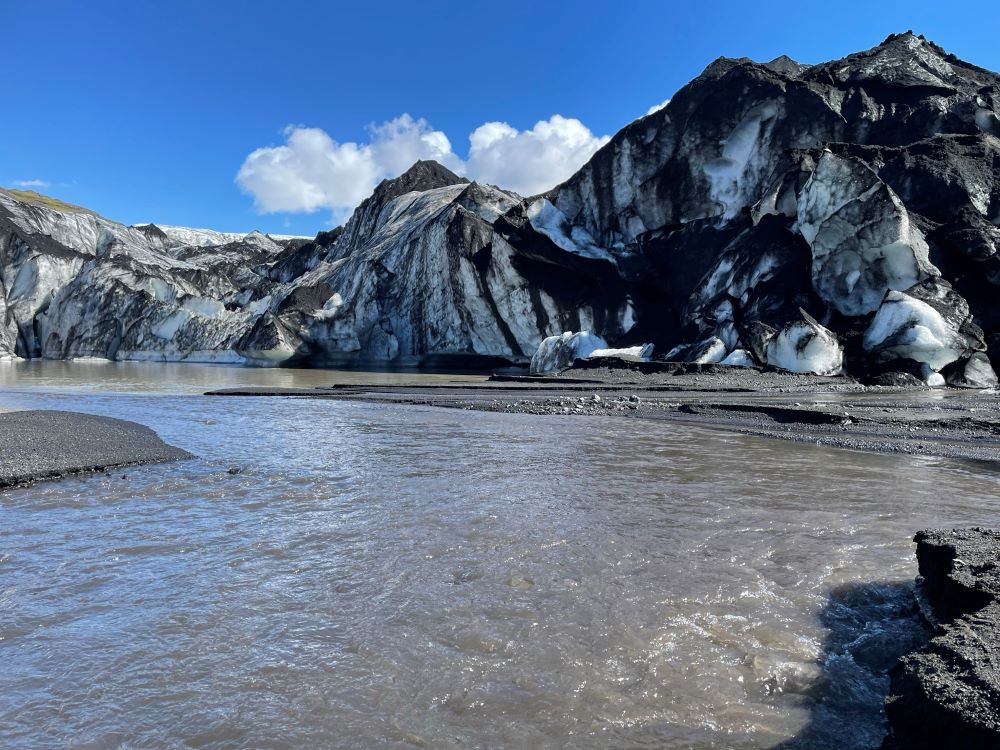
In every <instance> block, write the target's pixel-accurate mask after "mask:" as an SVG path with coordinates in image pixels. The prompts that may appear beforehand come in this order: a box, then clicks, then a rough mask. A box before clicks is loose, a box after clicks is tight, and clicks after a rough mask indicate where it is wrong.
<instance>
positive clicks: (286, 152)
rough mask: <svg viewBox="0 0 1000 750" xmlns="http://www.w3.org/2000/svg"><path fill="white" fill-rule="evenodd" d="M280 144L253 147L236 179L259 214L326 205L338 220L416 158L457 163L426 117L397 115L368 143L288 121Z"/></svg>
mask: <svg viewBox="0 0 1000 750" xmlns="http://www.w3.org/2000/svg"><path fill="white" fill-rule="evenodd" d="M284 135H285V143H284V145H281V146H268V147H265V148H258V149H257V150H255V151H253V152H252V153H251V154H250V155H249V156H247V158H246V159H245V160H244V161H243V165H242V166H241V167H240V171H239V172H238V173H237V175H236V183H237V185H239V186H240V189H242V190H243V192H245V193H248V194H250V195H252V196H253V199H254V206H255V207H256V208H257V210H258V211H260V212H261V213H276V212H289V213H298V212H311V211H316V210H318V209H321V208H325V209H330V210H331V211H333V213H334V217H335V218H337V219H339V218H343V216H344V214H345V213H349V212H350V210H351V209H353V208H354V207H355V206H357V205H358V204H359V203H360V202H361V201H362V200H363V199H364V198H366V197H367V196H368V195H369V194H370V193H371V191H372V190H373V189H374V187H375V185H376V184H378V181H379V180H381V179H383V178H384V177H387V176H390V175H393V174H399V173H400V172H403V171H405V170H406V168H407V167H409V166H410V165H411V164H413V162H415V161H417V160H418V159H437V160H438V161H441V162H442V163H445V164H448V163H450V164H453V165H457V164H458V159H457V158H456V157H455V156H454V154H452V152H451V143H450V142H449V141H448V138H447V136H445V134H444V133H442V132H441V131H437V130H433V129H431V127H430V126H429V125H428V124H427V121H426V120H423V119H420V120H415V119H413V118H412V117H410V116H409V115H402V116H401V117H397V118H396V119H395V120H390V121H388V122H385V123H382V124H381V125H378V126H372V127H370V128H369V137H370V140H369V142H368V143H364V144H358V143H353V142H348V143H338V142H337V141H335V140H333V139H332V138H331V137H330V136H329V135H327V133H326V132H325V131H323V130H321V129H319V128H307V127H302V126H292V125H289V126H288V127H287V128H285V131H284Z"/></svg>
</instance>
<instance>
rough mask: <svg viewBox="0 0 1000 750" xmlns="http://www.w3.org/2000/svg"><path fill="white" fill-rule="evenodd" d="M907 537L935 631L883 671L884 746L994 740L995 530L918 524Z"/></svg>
mask: <svg viewBox="0 0 1000 750" xmlns="http://www.w3.org/2000/svg"><path fill="white" fill-rule="evenodd" d="M914 541H915V542H916V543H917V561H918V563H919V568H920V575H921V577H922V579H923V580H922V583H921V586H920V588H921V589H922V598H923V599H924V600H925V601H926V603H927V604H928V605H929V608H930V612H929V613H928V614H929V615H930V617H931V619H932V621H933V623H934V624H935V625H936V627H937V635H935V637H934V638H932V639H931V641H930V643H928V644H927V645H926V646H925V647H924V648H922V649H920V650H919V651H915V652H912V653H910V654H907V655H905V656H903V657H902V658H901V659H900V660H899V663H898V664H897V665H896V666H895V667H894V668H893V669H892V671H891V679H892V687H891V690H890V695H889V697H888V698H887V699H886V714H887V716H888V718H889V722H890V725H891V735H890V738H889V739H888V740H887V741H886V743H885V745H884V747H885V748H886V749H887V750H893V749H895V750H920V749H922V748H928V749H930V748H935V749H937V748H942V747H956V748H958V747H961V748H969V749H970V750H976V749H979V748H982V749H983V750H987V748H995V747H1000V601H998V598H997V597H998V595H1000V533H998V532H996V531H991V530H988V529H978V528H973V529H955V530H953V531H921V532H919V533H917V535H916V536H915V537H914Z"/></svg>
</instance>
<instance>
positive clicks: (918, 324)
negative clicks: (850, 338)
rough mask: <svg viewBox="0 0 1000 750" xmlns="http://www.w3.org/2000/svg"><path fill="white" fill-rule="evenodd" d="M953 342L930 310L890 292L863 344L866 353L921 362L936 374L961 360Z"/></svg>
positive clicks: (941, 320)
mask: <svg viewBox="0 0 1000 750" xmlns="http://www.w3.org/2000/svg"><path fill="white" fill-rule="evenodd" d="M954 340H955V334H954V332H953V331H952V330H951V328H950V327H949V326H948V323H947V322H946V321H945V319H944V318H943V317H941V314H940V313H939V312H938V311H937V310H935V309H934V308H933V307H931V306H930V305H928V304H927V303H926V302H923V301H921V300H918V299H916V298H914V297H911V296H909V295H908V294H904V293H902V292H889V293H888V294H887V295H886V297H885V302H883V303H882V306H881V307H879V309H878V312H877V313H876V314H875V318H874V319H873V320H872V322H871V325H869V326H868V330H866V331H865V335H864V338H863V339H862V344H863V346H864V348H865V349H866V350H867V351H872V350H874V349H879V350H880V352H881V353H883V354H887V355H891V356H892V357H894V358H905V359H912V360H914V361H916V362H923V363H924V364H926V365H927V366H928V367H929V368H930V369H931V370H935V371H936V370H940V369H941V368H942V367H944V366H945V365H948V364H951V363H952V362H954V361H955V360H956V359H958V358H959V357H960V356H961V354H962V352H961V351H960V349H959V348H957V346H955V345H954V344H953V342H954Z"/></svg>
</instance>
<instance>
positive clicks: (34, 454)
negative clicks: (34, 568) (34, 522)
mask: <svg viewBox="0 0 1000 750" xmlns="http://www.w3.org/2000/svg"><path fill="white" fill-rule="evenodd" d="M188 458H193V456H192V455H191V454H190V453H188V452H187V451H185V450H182V449H180V448H176V447H174V446H172V445H169V444H167V443H165V442H163V441H162V440H161V439H160V437H159V436H158V435H157V434H156V433H155V432H154V431H153V430H152V429H150V428H149V427H146V426H145V425H141V424H137V423H136V422H128V421H125V420H122V419H114V418H112V417H102V416H98V415H95V414H84V413H81V412H71V411H48V410H29V411H9V412H3V413H0V490H6V489H12V488H16V487H23V486H26V485H31V484H34V483H35V482H39V481H43V480H52V479H61V478H64V477H68V476H75V475H80V474H90V473H95V472H101V471H107V470H109V469H119V468H124V467H127V466H139V465H142V464H153V463H166V462H169V461H179V460H183V459H188Z"/></svg>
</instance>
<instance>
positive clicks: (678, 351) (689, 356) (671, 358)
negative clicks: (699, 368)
mask: <svg viewBox="0 0 1000 750" xmlns="http://www.w3.org/2000/svg"><path fill="white" fill-rule="evenodd" d="M726 352H727V349H726V343H725V342H724V341H723V340H722V339H720V338H719V337H718V336H710V337H709V338H707V339H704V340H702V341H699V342H697V343H694V344H681V345H680V346H675V347H674V348H673V349H671V350H670V351H669V352H667V357H666V358H667V361H668V362H677V361H681V362H690V363H692V364H696V365H710V364H715V363H716V362H721V361H722V360H723V359H725V357H726Z"/></svg>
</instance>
